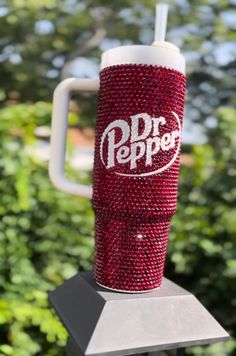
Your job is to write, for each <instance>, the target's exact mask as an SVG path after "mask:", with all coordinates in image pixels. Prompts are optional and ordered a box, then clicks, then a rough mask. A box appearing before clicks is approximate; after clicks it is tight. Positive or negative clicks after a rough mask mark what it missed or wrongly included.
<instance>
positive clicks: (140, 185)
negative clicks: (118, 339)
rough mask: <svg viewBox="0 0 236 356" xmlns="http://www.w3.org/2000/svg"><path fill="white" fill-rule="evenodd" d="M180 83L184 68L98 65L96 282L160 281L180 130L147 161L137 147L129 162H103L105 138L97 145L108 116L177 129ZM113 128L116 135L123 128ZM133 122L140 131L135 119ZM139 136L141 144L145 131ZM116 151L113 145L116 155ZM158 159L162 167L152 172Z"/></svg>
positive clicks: (139, 284)
mask: <svg viewBox="0 0 236 356" xmlns="http://www.w3.org/2000/svg"><path fill="white" fill-rule="evenodd" d="M185 86H186V78H185V76H184V75H183V74H181V73H180V72H178V71H175V70H172V69H169V68H165V67H157V66H150V65H136V64H128V65H116V66H112V67H108V68H105V69H103V70H102V71H101V75H100V91H99V103H98V114H97V127H96V144H95V160H94V176H93V200H92V202H93V209H94V211H95V216H96V223H95V230H96V231H95V239H96V261H95V269H94V273H95V279H96V280H97V282H98V283H100V284H102V285H104V286H106V287H108V288H112V289H117V290H122V291H130V292H132V291H134V292H135V291H136V292H137V291H147V290H151V289H154V288H156V287H158V286H160V284H161V281H162V277H163V271H164V264H165V256H166V248H167V240H168V233H169V228H170V222H171V217H172V216H173V214H174V213H175V210H176V201H177V190H178V174H179V146H180V139H181V137H176V140H175V146H174V147H172V148H171V149H169V150H162V149H160V150H159V151H158V153H157V154H155V155H153V156H152V162H151V163H150V162H148V164H147V157H146V156H145V154H143V156H142V157H141V158H140V159H138V160H137V162H136V163H137V166H136V167H133V168H131V167H130V162H127V163H123V164H119V162H117V160H115V162H114V165H113V166H111V167H107V165H106V157H108V155H109V152H108V151H109V149H108V140H104V145H103V147H102V148H101V140H102V137H103V134H104V131H105V130H106V128H107V127H108V125H109V124H111V123H112V122H114V121H115V120H123V121H125V122H126V123H127V124H128V125H129V127H130V125H131V118H130V117H131V116H132V115H136V114H140V113H146V114H148V117H151V118H158V117H164V118H165V120H166V123H165V125H160V126H159V135H160V137H162V136H163V135H165V134H166V133H170V132H173V131H175V130H178V129H179V126H178V122H177V120H176V118H175V116H174V114H173V112H174V113H175V114H176V115H177V116H178V118H179V121H180V125H181V126H182V120H183V110H184V95H185ZM141 122H142V121H140V123H141ZM150 125H152V121H151V120H150ZM114 130H115V131H114V134H115V135H116V140H115V143H117V142H119V140H121V138H122V134H121V130H119V129H114ZM139 130H140V131H139V132H140V133H141V132H142V130H143V127H142V125H140V127H139ZM150 132H151V131H150ZM131 141H132V140H131V139H130V137H129V139H128V140H127V141H126V142H125V143H124V146H127V147H128V148H127V150H129V149H130V147H131V144H132V142H131ZM141 141H142V142H143V145H144V144H146V143H145V142H146V141H145V139H144V140H141ZM144 147H145V149H146V148H147V146H144ZM117 152H118V147H117V149H115V150H114V154H115V157H117V156H116V154H117ZM173 157H175V159H174V158H173ZM171 160H173V162H172V161H171ZM169 162H172V164H171V165H170V166H168V163H169ZM163 167H167V168H166V169H164V170H163V171H161V172H160V173H153V172H155V171H160V169H161V168H163ZM145 174H146V175H145Z"/></svg>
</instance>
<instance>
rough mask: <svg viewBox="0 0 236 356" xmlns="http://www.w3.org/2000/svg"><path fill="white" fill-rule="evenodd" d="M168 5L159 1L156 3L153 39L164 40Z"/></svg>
mask: <svg viewBox="0 0 236 356" xmlns="http://www.w3.org/2000/svg"><path fill="white" fill-rule="evenodd" d="M167 15H168V5H167V4H164V3H160V4H157V5H156V21H155V38H154V41H155V42H156V41H165V37H166V24H167Z"/></svg>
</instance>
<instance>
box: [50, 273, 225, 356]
mask: <svg viewBox="0 0 236 356" xmlns="http://www.w3.org/2000/svg"><path fill="white" fill-rule="evenodd" d="M49 300H50V302H51V304H52V306H53V308H54V309H55V310H56V313H57V314H58V315H59V317H60V319H61V320H62V322H63V324H64V326H65V327H66V329H67V330H68V333H69V339H68V344H67V347H66V352H67V355H68V356H78V355H86V356H97V355H100V356H119V355H130V354H140V353H153V356H154V355H166V353H163V352H161V351H164V350H173V349H175V350H176V349H177V353H176V354H177V355H179V356H180V355H183V354H184V347H186V346H194V345H204V344H210V343H214V342H218V341H224V340H226V339H227V338H228V337H229V335H228V333H227V332H226V331H225V330H224V329H223V328H222V327H221V326H220V325H219V323H218V322H217V321H216V320H215V319H214V318H213V317H212V316H211V314H210V313H209V312H208V311H207V310H206V309H205V308H204V307H203V305H202V304H201V303H200V302H199V301H198V300H197V299H196V298H195V296H194V295H193V294H191V293H189V292H187V291H186V290H185V289H183V288H181V287H179V286H178V285H176V284H174V283H173V282H171V281H169V280H168V279H166V278H164V280H163V283H162V286H161V288H159V289H157V290H155V291H153V292H149V293H142V294H141V293H140V294H127V293H119V292H113V291H110V290H107V289H104V288H102V287H100V286H98V285H97V284H96V283H95V281H94V279H93V276H92V273H91V272H82V273H78V274H77V275H76V276H74V277H73V278H71V279H69V280H68V281H66V282H65V283H64V284H63V285H61V286H60V287H58V288H57V289H56V290H55V291H53V292H51V293H50V295H49ZM167 354H168V355H173V354H174V353H171V352H167Z"/></svg>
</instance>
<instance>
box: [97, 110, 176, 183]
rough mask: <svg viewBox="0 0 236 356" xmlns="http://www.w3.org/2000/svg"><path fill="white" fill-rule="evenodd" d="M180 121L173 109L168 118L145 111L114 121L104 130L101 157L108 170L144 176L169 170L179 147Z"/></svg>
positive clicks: (121, 173) (124, 174)
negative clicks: (126, 119)
mask: <svg viewBox="0 0 236 356" xmlns="http://www.w3.org/2000/svg"><path fill="white" fill-rule="evenodd" d="M180 135H181V123H180V119H179V117H178V115H177V114H176V113H175V112H174V111H172V112H171V113H170V115H168V118H165V117H164V116H159V117H151V116H150V115H149V114H147V113H140V114H136V115H132V116H130V118H129V120H128V122H127V121H125V120H115V121H113V122H111V123H110V124H109V125H108V126H107V127H106V129H105V130H104V131H103V134H102V136H101V141H100V158H101V160H102V162H103V164H104V166H105V167H106V168H107V169H111V168H112V169H113V172H114V173H115V174H118V175H122V176H131V177H137V176H139V177H144V176H151V175H153V174H158V173H161V172H163V171H165V170H166V169H168V168H169V167H170V166H171V165H172V164H173V163H174V162H175V160H176V158H177V157H178V154H179V150H180Z"/></svg>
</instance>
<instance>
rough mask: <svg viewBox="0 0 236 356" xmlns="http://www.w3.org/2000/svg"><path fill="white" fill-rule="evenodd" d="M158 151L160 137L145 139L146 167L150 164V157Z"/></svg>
mask: <svg viewBox="0 0 236 356" xmlns="http://www.w3.org/2000/svg"><path fill="white" fill-rule="evenodd" d="M159 150H160V137H153V138H152V137H150V138H148V139H147V153H146V165H150V164H152V156H154V155H155V154H156V153H157V152H159Z"/></svg>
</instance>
